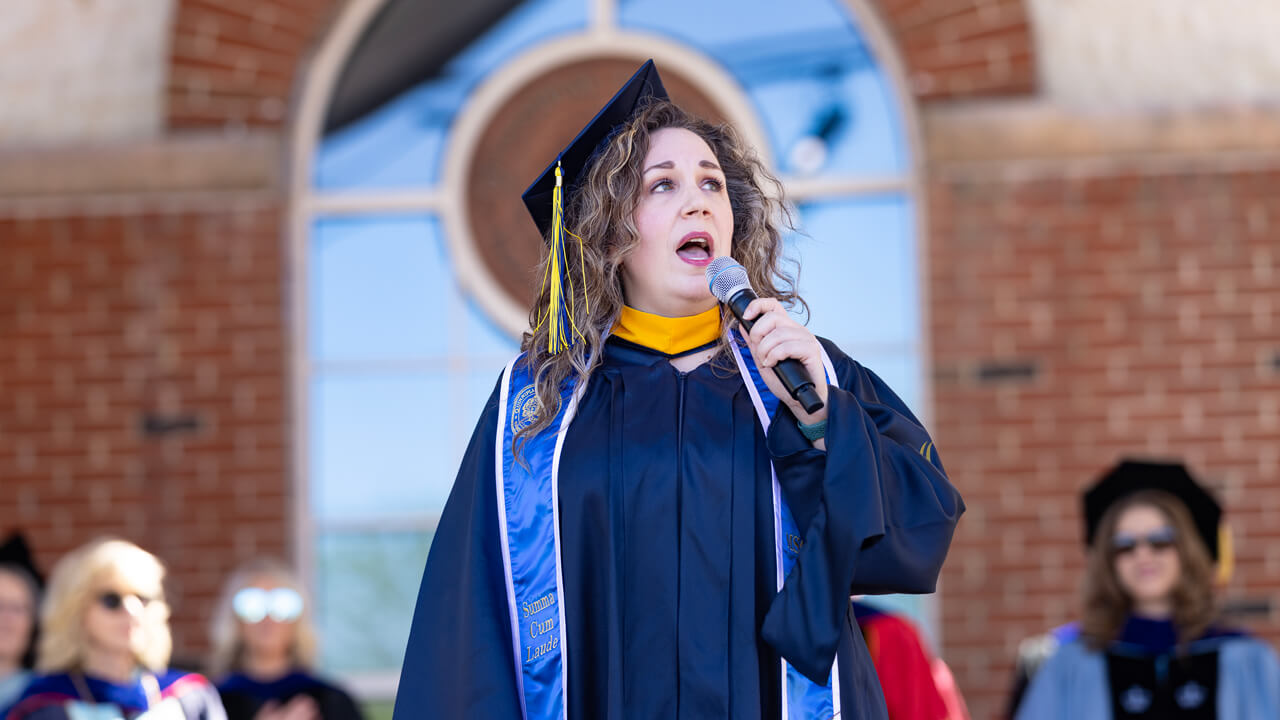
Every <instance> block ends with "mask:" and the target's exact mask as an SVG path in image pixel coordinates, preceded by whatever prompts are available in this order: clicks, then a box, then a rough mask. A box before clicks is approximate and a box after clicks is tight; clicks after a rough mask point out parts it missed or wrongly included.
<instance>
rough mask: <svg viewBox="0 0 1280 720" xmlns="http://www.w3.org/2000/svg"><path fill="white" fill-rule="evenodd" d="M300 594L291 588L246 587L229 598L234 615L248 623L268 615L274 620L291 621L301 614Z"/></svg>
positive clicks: (255, 621) (260, 620) (264, 618)
mask: <svg viewBox="0 0 1280 720" xmlns="http://www.w3.org/2000/svg"><path fill="white" fill-rule="evenodd" d="M302 604H303V603H302V596H301V595H299V594H298V592H297V591H296V590H293V589H291V588H283V587H282V588H274V589H272V590H265V589H263V588H260V587H247V588H244V589H243V590H241V591H240V592H237V593H236V594H235V597H233V598H232V599H231V609H232V610H233V611H234V612H235V614H236V617H238V618H240V619H241V620H243V621H244V622H246V623H249V624H250V625H252V624H254V623H260V622H262V621H263V620H266V619H267V618H268V617H269V618H271V619H272V620H275V621H276V622H293V621H294V620H297V619H298V618H299V617H300V616H301V615H302Z"/></svg>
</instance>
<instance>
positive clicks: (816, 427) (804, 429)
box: [796, 418, 827, 442]
mask: <svg viewBox="0 0 1280 720" xmlns="http://www.w3.org/2000/svg"><path fill="white" fill-rule="evenodd" d="M796 427H798V428H800V434H801V435H804V436H805V437H806V438H808V439H809V442H817V441H819V440H821V439H822V438H824V437H826V436H827V419H826V418H823V419H822V420H819V421H818V422H816V423H814V424H812V425H805V424H804V423H802V422H800V421H799V420H796Z"/></svg>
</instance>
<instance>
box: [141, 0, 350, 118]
mask: <svg viewBox="0 0 1280 720" xmlns="http://www.w3.org/2000/svg"><path fill="white" fill-rule="evenodd" d="M343 4H344V3H343V2H342V0H179V3H178V9H177V13H176V18H175V21H174V30H173V45H172V49H171V56H170V65H169V83H168V92H167V96H168V114H169V127H170V128H173V129H193V128H213V127H223V126H231V127H237V126H246V125H248V126H261V127H279V126H282V125H283V124H284V123H285V120H286V117H287V115H288V114H289V111H290V107H291V105H292V103H293V102H294V100H295V99H296V98H295V97H294V92H295V76H296V73H297V72H298V71H299V70H300V69H301V68H302V67H303V63H304V62H305V60H306V59H307V58H308V57H309V56H310V55H311V53H312V51H313V50H314V48H315V46H316V45H317V44H318V43H319V41H320V39H321V38H322V37H323V34H324V32H325V31H326V30H327V29H328V27H329V25H330V24H331V23H332V22H333V18H334V17H335V16H336V15H337V11H338V9H339V8H340V7H341V6H342V5H343Z"/></svg>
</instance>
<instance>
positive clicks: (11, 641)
mask: <svg viewBox="0 0 1280 720" xmlns="http://www.w3.org/2000/svg"><path fill="white" fill-rule="evenodd" d="M35 613H36V609H35V598H33V597H31V586H30V585H28V584H27V582H26V580H23V579H22V578H20V577H18V576H17V575H14V574H13V573H10V572H6V571H4V570H0V667H4V666H6V665H16V664H18V663H19V662H21V660H22V656H23V655H25V654H26V652H27V643H28V642H30V641H31V627H32V625H34V624H35Z"/></svg>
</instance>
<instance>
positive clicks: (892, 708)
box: [853, 599, 969, 720]
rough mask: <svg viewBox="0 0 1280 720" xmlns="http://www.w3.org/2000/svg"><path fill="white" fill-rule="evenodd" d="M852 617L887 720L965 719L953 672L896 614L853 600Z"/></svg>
mask: <svg viewBox="0 0 1280 720" xmlns="http://www.w3.org/2000/svg"><path fill="white" fill-rule="evenodd" d="M853 614H854V618H855V619H856V620H857V622H858V628H859V629H860V630H861V631H862V637H863V639H864V640H866V643H867V651H868V652H869V653H870V655H871V662H872V663H874V664H875V667H876V675H877V676H879V678H880V688H881V690H883V691H884V702H885V706H886V708H887V709H888V711H889V720H969V711H968V708H967V707H966V706H965V702H964V698H963V697H962V696H961V694H960V690H959V689H958V688H957V687H956V685H955V678H954V677H953V676H952V675H951V669H950V668H948V667H947V665H946V663H944V662H943V661H942V659H941V658H938V657H935V656H934V655H933V654H932V653H931V652H930V651H929V649H928V648H927V647H926V645H925V643H924V641H923V640H922V639H921V637H920V633H919V631H918V630H916V628H915V626H914V625H913V624H912V623H911V622H910V621H909V620H907V619H906V618H905V617H902V616H900V615H898V614H896V613H892V612H888V611H886V610H883V609H881V608H878V607H876V606H874V605H872V604H870V603H867V602H864V601H862V600H858V599H855V600H854V601H853Z"/></svg>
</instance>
